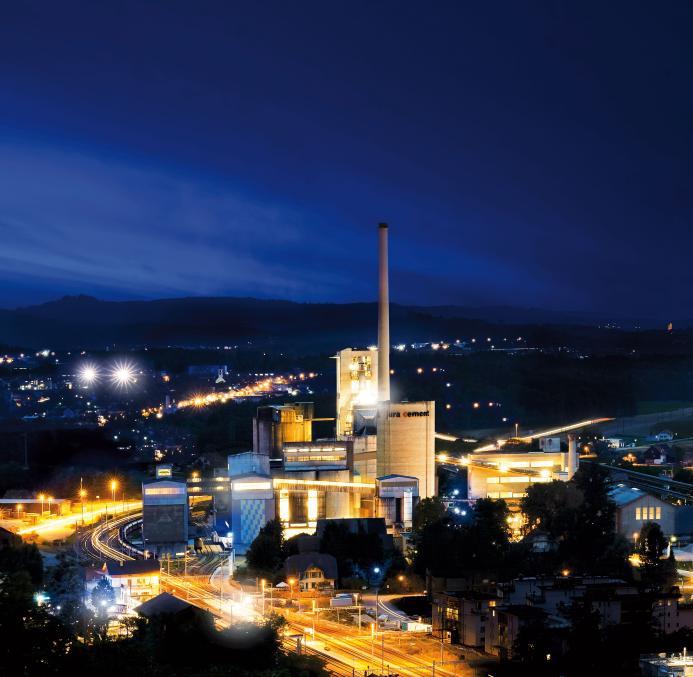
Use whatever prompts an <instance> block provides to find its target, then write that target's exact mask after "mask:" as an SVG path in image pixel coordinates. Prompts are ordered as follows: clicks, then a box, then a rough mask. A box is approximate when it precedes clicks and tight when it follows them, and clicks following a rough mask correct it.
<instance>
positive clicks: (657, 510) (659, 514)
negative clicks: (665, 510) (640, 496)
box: [655, 506, 662, 520]
mask: <svg viewBox="0 0 693 677" xmlns="http://www.w3.org/2000/svg"><path fill="white" fill-rule="evenodd" d="M655 519H658V520H661V519H662V509H661V508H660V507H659V506H657V508H656V514H655Z"/></svg>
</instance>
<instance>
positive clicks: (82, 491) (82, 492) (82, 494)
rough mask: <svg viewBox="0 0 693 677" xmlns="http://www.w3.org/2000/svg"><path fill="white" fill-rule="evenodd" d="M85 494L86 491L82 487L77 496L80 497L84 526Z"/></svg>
mask: <svg viewBox="0 0 693 677" xmlns="http://www.w3.org/2000/svg"><path fill="white" fill-rule="evenodd" d="M86 495H87V492H86V491H84V489H80V490H79V497H80V498H81V499H82V526H84V497H85V496H86Z"/></svg>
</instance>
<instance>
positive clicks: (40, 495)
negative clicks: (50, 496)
mask: <svg viewBox="0 0 693 677" xmlns="http://www.w3.org/2000/svg"><path fill="white" fill-rule="evenodd" d="M45 498H46V497H45V496H44V495H43V494H39V501H41V517H43V500H44V499H45Z"/></svg>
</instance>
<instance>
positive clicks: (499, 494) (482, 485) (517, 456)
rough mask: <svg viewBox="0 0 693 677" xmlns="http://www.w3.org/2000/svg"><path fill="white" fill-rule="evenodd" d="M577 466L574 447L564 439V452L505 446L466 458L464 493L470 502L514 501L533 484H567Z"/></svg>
mask: <svg viewBox="0 0 693 677" xmlns="http://www.w3.org/2000/svg"><path fill="white" fill-rule="evenodd" d="M577 467H578V452H577V444H576V439H575V436H574V435H569V436H568V451H567V452H563V451H536V450H534V449H526V448H518V449H516V450H513V446H512V445H508V444H506V445H505V446H504V447H503V448H502V449H498V450H494V451H483V452H476V453H474V454H472V455H471V456H470V457H469V466H468V469H467V490H468V496H469V498H470V499H471V500H476V499H478V498H502V499H505V500H506V501H508V502H517V501H519V500H520V499H521V498H522V497H523V496H525V495H526V494H527V489H528V488H529V487H530V486H531V485H532V484H535V483H540V482H551V481H552V480H563V481H568V480H569V479H571V478H572V476H573V475H574V474H575V471H576V470H577Z"/></svg>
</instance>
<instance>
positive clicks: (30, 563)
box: [0, 543, 43, 586]
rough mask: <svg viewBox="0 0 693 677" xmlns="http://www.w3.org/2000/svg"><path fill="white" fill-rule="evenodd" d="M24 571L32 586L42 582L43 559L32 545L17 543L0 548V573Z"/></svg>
mask: <svg viewBox="0 0 693 677" xmlns="http://www.w3.org/2000/svg"><path fill="white" fill-rule="evenodd" d="M18 571H26V572H27V573H28V574H29V577H30V578H31V582H32V584H33V585H35V586H38V585H40V583H41V581H42V580H43V559H42V557H41V553H40V552H39V550H38V548H37V547H36V546H35V545H33V544H27V543H18V544H17V545H6V546H2V547H0V572H4V573H15V572H18Z"/></svg>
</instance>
